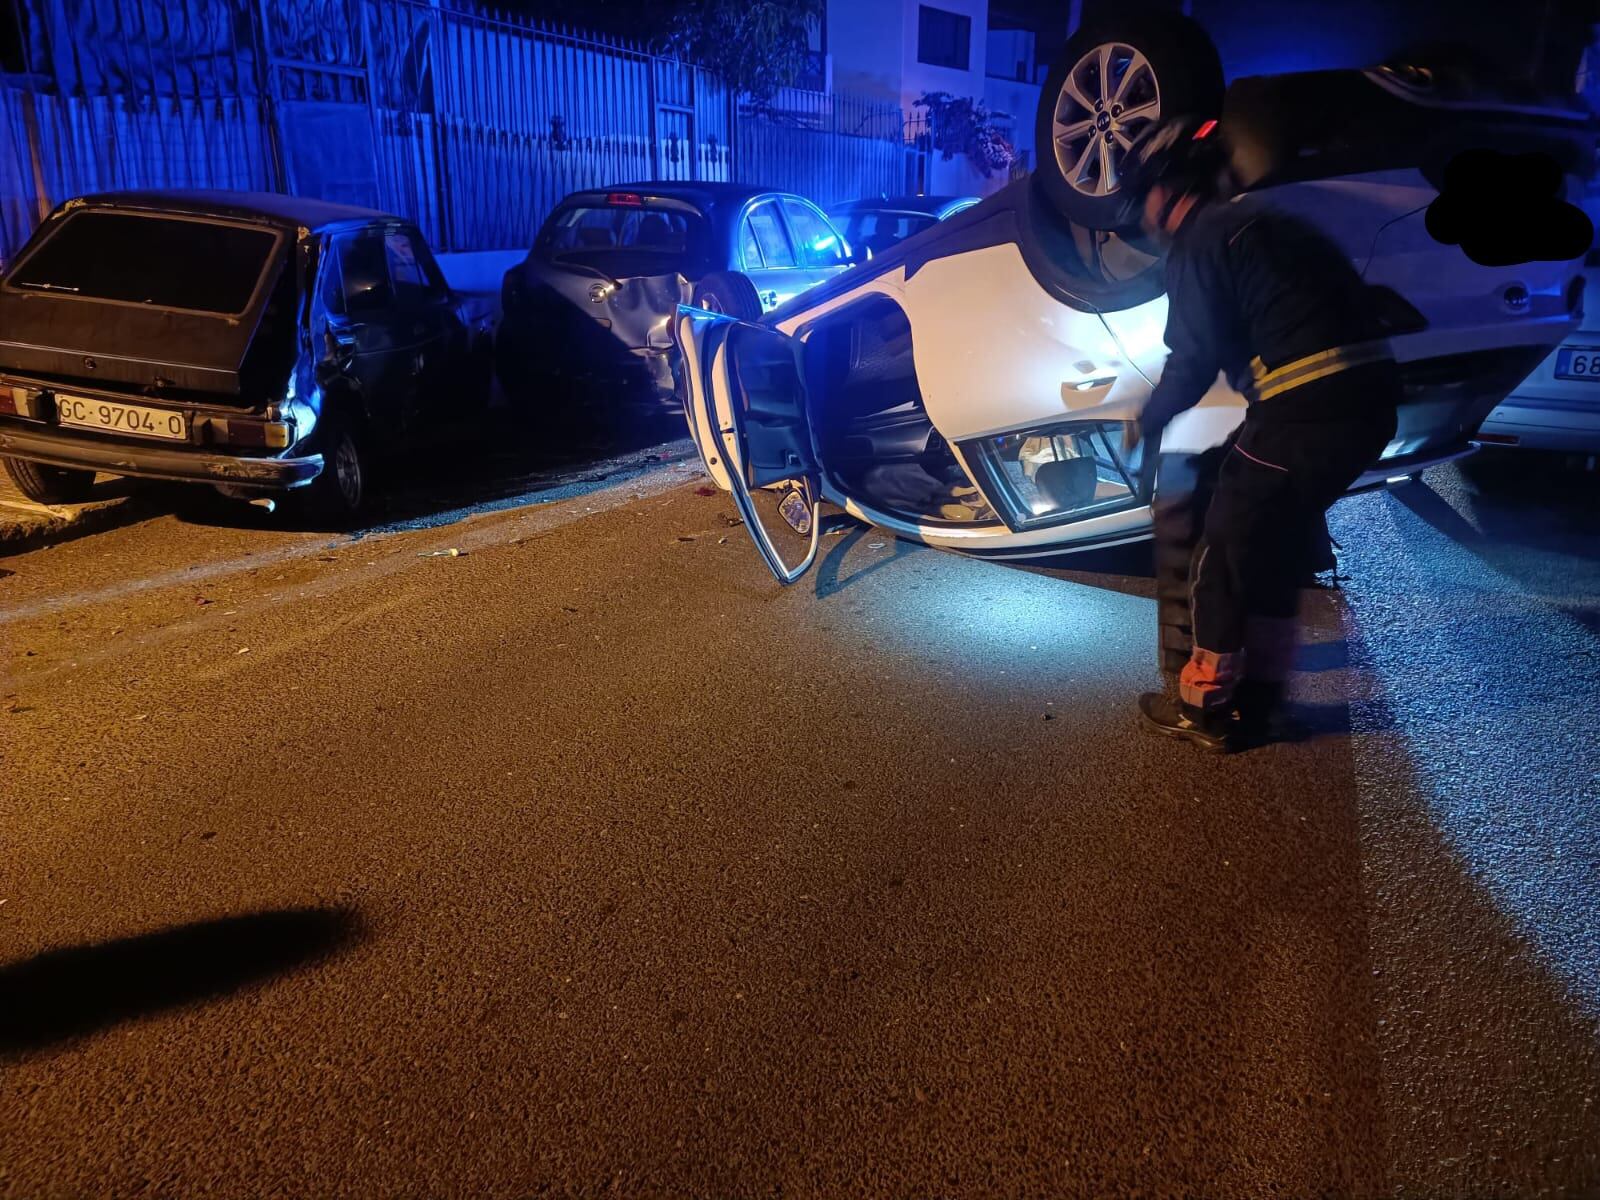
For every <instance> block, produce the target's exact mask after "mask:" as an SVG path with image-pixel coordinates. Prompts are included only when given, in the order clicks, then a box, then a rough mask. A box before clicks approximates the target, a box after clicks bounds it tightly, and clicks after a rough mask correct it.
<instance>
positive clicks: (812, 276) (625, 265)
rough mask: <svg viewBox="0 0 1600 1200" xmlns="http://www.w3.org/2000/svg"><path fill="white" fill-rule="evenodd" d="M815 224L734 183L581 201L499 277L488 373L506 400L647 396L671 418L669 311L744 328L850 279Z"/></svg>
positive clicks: (562, 209) (585, 196)
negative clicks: (579, 392)
mask: <svg viewBox="0 0 1600 1200" xmlns="http://www.w3.org/2000/svg"><path fill="white" fill-rule="evenodd" d="M853 261H854V257H853V256H852V254H851V252H850V247H849V246H848V245H847V244H846V243H845V240H844V238H842V237H841V236H840V235H839V231H838V230H837V229H835V228H834V226H833V225H832V224H831V223H830V222H829V220H828V218H827V217H826V216H825V215H824V214H823V212H822V210H821V209H819V208H818V207H817V206H816V205H814V204H812V203H811V202H810V201H809V200H806V199H804V198H803V197H800V196H796V195H792V194H790V193H787V192H773V191H768V190H766V189H763V188H755V187H748V186H746V185H744V184H733V183H663V182H656V183H625V184H618V185H617V186H615V187H611V188H604V189H600V190H597V191H590V192H577V193H575V194H573V195H571V196H568V197H567V198H566V199H565V200H563V201H562V202H561V203H560V204H559V205H558V206H557V207H556V209H555V211H554V212H552V213H551V214H550V217H549V219H548V220H546V221H545V223H544V226H543V228H542V229H540V231H539V235H538V237H537V238H536V239H535V240H534V243H533V248H532V249H531V250H530V251H529V252H528V257H527V258H526V259H525V260H524V261H523V262H521V263H519V264H518V265H517V266H515V267H513V268H512V269H511V270H510V271H508V272H507V273H506V276H505V282H504V286H503V288H502V292H501V309H502V314H503V315H502V317H501V323H500V332H499V336H498V341H497V355H496V361H497V363H498V366H499V370H500V377H501V381H502V383H503V384H504V385H505V387H506V389H507V391H508V392H510V393H511V394H513V395H523V394H527V393H528V392H529V391H530V390H531V389H533V388H534V387H536V386H537V384H538V383H539V381H540V380H542V379H546V378H548V377H550V376H552V375H554V376H560V377H567V378H572V377H584V378H595V377H601V378H604V379H605V380H606V381H607V382H610V381H611V380H614V379H620V380H621V381H622V382H623V384H624V385H626V384H627V383H630V382H633V383H642V384H644V385H645V386H644V388H643V394H644V395H645V397H646V399H647V401H649V402H655V403H659V402H671V403H673V404H676V399H675V391H676V387H675V384H674V381H673V377H672V354H671V350H672V333H671V323H672V316H673V313H674V312H675V311H676V310H677V307H678V305H679V303H692V304H694V305H696V306H697V307H699V308H702V309H705V310H706V311H709V312H719V313H726V314H728V315H729V316H731V317H734V318H736V319H739V320H746V321H753V320H756V319H758V318H759V317H760V316H761V314H762V313H763V312H765V311H767V310H769V309H772V308H775V307H776V306H777V305H779V304H782V303H783V302H785V301H787V300H790V299H792V298H793V297H795V296H797V295H799V294H800V293H801V292H804V291H805V290H806V289H807V288H810V287H813V286H815V285H816V284H818V283H821V282H822V281H824V280H826V279H830V278H832V277H833V276H834V275H837V274H838V273H839V272H840V271H842V270H844V269H845V268H846V267H848V266H850V265H851V263H852V262H853Z"/></svg>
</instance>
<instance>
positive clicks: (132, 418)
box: [56, 396, 189, 442]
mask: <svg viewBox="0 0 1600 1200" xmlns="http://www.w3.org/2000/svg"><path fill="white" fill-rule="evenodd" d="M56 424H58V425H73V426H76V427H78V428H80V429H100V430H104V431H105V432H107V433H128V434H132V435H133V436H134V437H147V438H162V439H164V440H166V441H170V442H186V441H188V440H189V425H188V422H187V421H186V420H185V419H184V415H183V414H182V413H181V412H173V411H172V410H171V409H170V408H146V407H145V406H144V405H142V404H118V403H116V402H115V401H112V400H89V399H86V398H84V397H82V396H57V397H56Z"/></svg>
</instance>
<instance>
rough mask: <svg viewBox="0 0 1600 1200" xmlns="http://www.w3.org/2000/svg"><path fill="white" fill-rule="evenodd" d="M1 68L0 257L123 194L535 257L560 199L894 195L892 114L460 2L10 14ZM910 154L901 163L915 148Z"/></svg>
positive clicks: (56, 3) (900, 146)
mask: <svg viewBox="0 0 1600 1200" xmlns="http://www.w3.org/2000/svg"><path fill="white" fill-rule="evenodd" d="M15 7H16V11H17V18H18V37H17V39H16V42H17V49H16V51H15V52H14V54H13V56H12V57H13V61H10V62H6V63H4V64H0V66H3V68H4V71H3V73H0V258H5V257H9V255H10V254H11V253H13V252H14V251H15V250H16V248H17V247H18V246H19V245H20V243H21V241H22V240H23V239H24V238H25V237H26V236H27V234H28V232H29V231H30V230H31V228H32V227H33V225H34V224H35V223H36V222H37V221H38V220H39V219H40V217H41V216H42V215H43V214H44V213H45V212H48V211H49V209H50V207H51V206H53V205H54V204H57V203H59V202H61V201H62V200H64V199H67V198H69V197H71V196H74V195H79V194H82V193H86V192H92V191H97V190H110V189H120V188H133V187H208V188H211V187H215V188H237V189H253V190H266V191H286V192H293V193H297V194H300V195H308V196H318V197H321V198H324V199H330V200H342V201H347V202H351V203H358V204H365V205H370V206H375V207H380V208H384V209H387V210H389V211H393V212H398V213H401V214H403V215H406V216H409V217H412V218H414V219H415V220H417V221H418V222H419V223H420V224H421V226H422V227H423V229H424V231H425V232H426V233H427V234H428V235H429V237H430V239H431V240H432V241H433V242H434V243H435V245H436V246H438V247H439V248H441V249H446V250H476V249H503V248H517V247H521V246H525V245H527V244H528V243H529V242H530V241H531V239H532V237H533V234H534V232H535V230H536V229H537V228H538V225H539V223H540V222H541V221H542V220H543V219H544V217H545V216H546V215H547V214H548V213H549V211H550V209H551V208H552V207H553V206H554V205H555V203H556V202H557V201H558V200H559V199H560V198H561V197H562V196H563V195H566V194H567V193H568V192H571V191H575V190H578V189H580V188H586V187H602V186H606V185H608V184H614V183H621V182H627V181H630V180H644V179H712V180H729V179H731V180H738V181H743V182H749V183H757V184H762V185H765V186H772V187H780V188H785V189H788V190H793V191H798V192H801V193H803V194H806V195H809V196H811V197H813V198H814V199H816V200H817V201H819V202H820V203H823V204H828V203H832V202H834V201H836V200H842V199H847V198H849V197H852V196H856V195H873V194H877V193H879V192H892V191H898V190H900V189H901V188H902V187H903V186H904V185H905V182H906V179H907V156H908V151H907V148H906V142H905V136H904V121H903V115H902V113H901V111H900V109H899V108H898V107H897V106H895V105H892V104H881V103H876V102H873V101H867V100H863V99H860V98H857V97H851V96H845V95H838V94H823V93H817V92H806V91H799V90H791V91H787V92H784V93H781V94H780V95H779V96H778V97H777V99H776V101H775V102H774V103H772V104H771V105H768V106H764V107H761V108H759V109H758V108H754V107H751V106H749V105H747V104H746V105H742V104H739V103H736V102H735V100H734V98H733V97H732V96H730V94H729V92H728V90H727V88H725V87H724V86H723V85H722V84H721V82H720V81H719V80H718V79H716V78H715V77H714V76H712V75H710V74H709V73H707V72H706V71H704V70H702V69H700V68H697V67H694V66H691V65H688V64H685V63H681V62H678V61H675V60H673V59H669V58H664V57H661V56H659V55H656V54H653V53H651V52H650V51H649V49H648V48H647V47H645V46H642V45H639V44H635V43H630V42H626V41H621V40H617V39H611V38H604V37H600V36H597V35H594V34H590V33H586V32H583V31H581V30H576V29H572V28H567V27H562V26H555V25H550V24H546V23H542V22H538V21H535V20H532V19H529V18H524V17H520V16H511V15H506V14H499V13H491V12H485V11H480V10H475V9H468V8H464V7H456V6H455V0H20V2H19V3H17V4H16V6H15ZM912 153H913V154H914V152H912Z"/></svg>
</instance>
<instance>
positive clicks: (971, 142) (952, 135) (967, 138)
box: [915, 92, 1017, 179]
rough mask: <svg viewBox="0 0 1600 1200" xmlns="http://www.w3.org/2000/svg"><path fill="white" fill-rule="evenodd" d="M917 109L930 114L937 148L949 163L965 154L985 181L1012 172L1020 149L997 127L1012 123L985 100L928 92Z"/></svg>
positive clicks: (1004, 114) (928, 116)
mask: <svg viewBox="0 0 1600 1200" xmlns="http://www.w3.org/2000/svg"><path fill="white" fill-rule="evenodd" d="M915 107H916V108H920V109H925V110H926V112H927V120H928V133H929V136H930V137H931V138H932V140H933V147H934V149H936V150H938V151H939V153H940V154H941V155H942V156H943V158H944V160H945V161H946V162H948V161H949V160H950V159H952V158H954V157H955V156H956V155H957V154H965V155H966V156H967V160H968V161H969V162H971V163H972V165H973V166H974V167H975V168H977V170H978V172H979V174H981V175H982V176H983V177H984V178H985V179H987V178H989V177H990V176H991V175H995V174H998V173H1000V172H1003V171H1009V170H1010V169H1011V164H1012V163H1014V162H1016V160H1017V150H1016V147H1015V146H1013V145H1012V144H1011V139H1010V138H1008V137H1007V136H1006V134H1005V130H1003V129H1001V128H1000V126H999V125H997V124H996V123H995V122H996V121H997V120H1009V119H1010V118H1009V115H1008V114H1006V113H1001V112H991V111H990V110H989V106H988V105H987V104H985V103H984V102H983V101H982V100H975V99H973V98H972V97H970V96H953V95H951V94H950V93H949V92H926V93H924V94H923V95H922V96H920V97H919V98H918V99H917V102H916V104H915Z"/></svg>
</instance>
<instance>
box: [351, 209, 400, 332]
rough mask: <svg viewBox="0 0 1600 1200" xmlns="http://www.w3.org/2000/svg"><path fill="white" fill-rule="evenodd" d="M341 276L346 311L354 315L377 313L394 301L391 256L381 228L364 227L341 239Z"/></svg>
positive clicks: (361, 315) (373, 314)
mask: <svg viewBox="0 0 1600 1200" xmlns="http://www.w3.org/2000/svg"><path fill="white" fill-rule="evenodd" d="M338 246H339V277H340V283H341V286H342V290H343V292H344V311H345V312H346V313H348V314H349V315H350V316H352V317H363V316H375V315H378V314H380V313H382V312H383V311H384V310H386V309H388V308H391V307H393V305H394V286H393V284H392V282H391V281H390V279H389V259H388V254H387V253H386V251H385V249H384V244H383V234H382V232H380V231H379V230H376V229H370V230H363V231H362V232H360V233H356V234H351V235H350V236H348V237H345V238H342V239H340V241H339V243H338Z"/></svg>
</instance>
